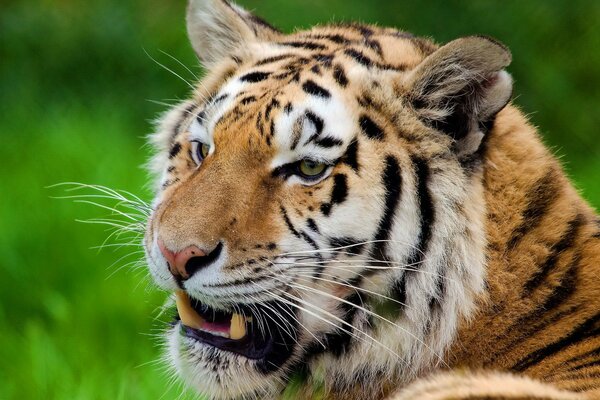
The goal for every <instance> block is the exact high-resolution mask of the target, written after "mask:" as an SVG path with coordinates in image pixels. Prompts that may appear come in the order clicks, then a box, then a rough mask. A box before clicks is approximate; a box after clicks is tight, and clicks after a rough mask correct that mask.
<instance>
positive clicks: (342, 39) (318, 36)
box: [310, 34, 350, 44]
mask: <svg viewBox="0 0 600 400" xmlns="http://www.w3.org/2000/svg"><path fill="white" fill-rule="evenodd" d="M310 37H311V38H313V39H325V40H329V41H331V42H333V43H336V44H347V43H350V39H348V38H345V37H344V36H342V35H337V34H316V35H310Z"/></svg>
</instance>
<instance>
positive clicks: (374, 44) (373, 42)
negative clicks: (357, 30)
mask: <svg viewBox="0 0 600 400" xmlns="http://www.w3.org/2000/svg"><path fill="white" fill-rule="evenodd" d="M365 44H366V45H367V46H369V47H370V48H371V49H373V50H375V52H376V53H377V54H378V55H379V56H383V50H382V49H381V45H380V44H379V42H378V41H377V40H365Z"/></svg>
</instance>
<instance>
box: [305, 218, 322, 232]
mask: <svg viewBox="0 0 600 400" xmlns="http://www.w3.org/2000/svg"><path fill="white" fill-rule="evenodd" d="M306 225H307V226H308V228H309V229H310V230H311V231H313V232H315V233H319V228H318V227H317V223H316V222H315V220H314V219H312V218H309V219H307V220H306Z"/></svg>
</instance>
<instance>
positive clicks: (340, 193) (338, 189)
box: [331, 174, 348, 204]
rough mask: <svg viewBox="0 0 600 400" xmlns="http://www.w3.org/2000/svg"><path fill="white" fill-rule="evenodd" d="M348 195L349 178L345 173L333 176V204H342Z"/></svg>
mask: <svg viewBox="0 0 600 400" xmlns="http://www.w3.org/2000/svg"><path fill="white" fill-rule="evenodd" d="M347 197H348V179H347V177H346V175H344V174H336V175H335V176H334V177H333V190H332V191H331V204H340V203H343V202H344V201H346V198H347Z"/></svg>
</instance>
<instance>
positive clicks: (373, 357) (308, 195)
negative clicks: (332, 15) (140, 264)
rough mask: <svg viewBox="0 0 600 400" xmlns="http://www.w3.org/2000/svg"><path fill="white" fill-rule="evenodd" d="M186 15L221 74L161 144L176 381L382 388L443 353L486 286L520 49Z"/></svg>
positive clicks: (272, 389) (149, 247) (240, 394)
mask: <svg viewBox="0 0 600 400" xmlns="http://www.w3.org/2000/svg"><path fill="white" fill-rule="evenodd" d="M187 24H188V32H189V37H190V39H191V43H192V45H193V47H194V49H195V51H196V53H197V55H198V57H199V58H200V60H201V62H202V63H203V65H204V66H205V68H206V71H207V74H206V76H205V77H204V78H203V79H202V80H201V82H200V83H199V85H198V86H197V88H196V90H195V92H194V95H193V97H192V98H191V99H190V100H188V101H185V102H183V103H182V104H180V105H179V106H177V107H175V108H173V109H172V110H170V111H169V112H168V113H167V114H166V115H165V116H164V117H163V118H162V121H161V123H160V124H159V128H158V132H157V133H156V134H155V135H154V136H153V143H154V145H155V147H156V149H157V155H156V157H155V158H154V160H153V164H152V165H153V168H154V170H155V171H156V172H158V174H159V179H158V180H159V182H158V184H157V191H156V198H155V201H154V204H153V212H152V215H151V217H150V219H149V221H148V224H147V231H146V236H145V240H144V245H145V249H146V255H147V260H148V264H149V268H150V271H151V274H152V276H153V278H154V280H155V282H156V283H157V284H158V286H160V287H161V288H163V289H166V290H168V291H172V292H174V293H175V294H176V298H177V306H178V315H179V317H178V318H177V320H176V322H175V323H174V326H173V327H172V328H170V329H169V330H168V332H167V342H168V347H169V354H170V358H171V360H172V363H173V365H174V366H175V368H176V370H177V371H178V373H179V374H180V375H181V376H182V377H183V378H184V379H185V381H186V382H188V383H189V384H190V385H191V386H193V387H195V388H196V389H197V390H198V391H200V392H202V393H205V394H209V395H210V396H211V398H218V399H229V398H253V397H257V398H265V397H272V396H276V394H277V393H281V391H282V390H283V388H284V387H285V386H286V385H287V383H288V382H289V381H290V379H291V377H292V376H293V375H294V374H298V373H300V372H302V373H303V374H304V376H309V377H310V378H309V380H311V381H312V382H313V383H314V382H317V381H319V382H323V383H324V384H325V386H326V387H328V388H329V389H330V390H340V391H343V390H350V389H351V388H355V387H356V386H357V385H358V384H360V382H361V380H365V381H366V380H368V381H369V382H370V383H369V385H368V390H377V391H381V390H384V386H385V383H382V382H384V381H385V382H399V381H403V380H407V379H409V378H410V377H411V376H414V374H416V373H418V372H419V371H421V370H423V369H426V368H428V367H429V366H431V365H435V364H436V363H440V362H443V353H444V351H445V349H446V348H447V346H448V345H449V343H450V342H451V341H452V339H453V337H454V334H455V331H456V328H457V324H458V323H459V321H460V319H461V318H465V317H468V315H469V313H470V312H472V310H473V307H474V301H475V299H476V297H477V296H478V294H479V293H481V292H482V290H483V286H484V261H485V260H484V247H485V240H484V233H483V219H484V206H483V200H482V191H483V189H482V183H481V168H480V160H481V157H482V154H483V152H484V151H485V143H486V134H487V132H488V131H489V130H490V129H491V128H492V126H493V124H494V120H495V117H496V114H497V113H498V112H499V111H500V110H501V109H502V108H504V107H505V105H506V104H507V102H508V101H509V98H510V95H511V87H512V82H511V78H510V76H509V75H508V74H507V73H506V72H505V71H504V70H503V68H505V67H506V66H507V65H508V64H509V63H510V60H511V56H510V53H509V52H508V50H507V49H506V48H505V47H504V46H503V45H501V44H499V43H498V42H496V41H494V40H491V39H489V38H484V37H467V38H462V39H458V40H455V41H452V42H450V43H448V44H446V45H444V46H441V47H439V46H437V45H435V44H433V43H432V42H431V41H429V40H426V39H422V38H417V37H414V36H413V35H411V34H409V33H406V32H402V31H398V30H395V29H384V28H378V27H373V26H364V25H358V24H340V25H331V26H323V27H316V28H314V29H312V30H309V31H302V32H297V33H294V34H291V35H285V34H282V33H280V32H279V31H277V30H276V29H274V28H273V27H271V26H270V25H268V24H267V23H265V22H264V21H262V20H261V19H259V18H257V17H255V16H253V15H251V14H250V13H248V12H246V11H244V10H243V9H241V8H240V7H238V6H235V5H233V4H229V3H227V2H225V1H221V0H192V1H190V4H189V7H188V15H187ZM307 379H308V378H307ZM364 390H367V388H365V389H364Z"/></svg>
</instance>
